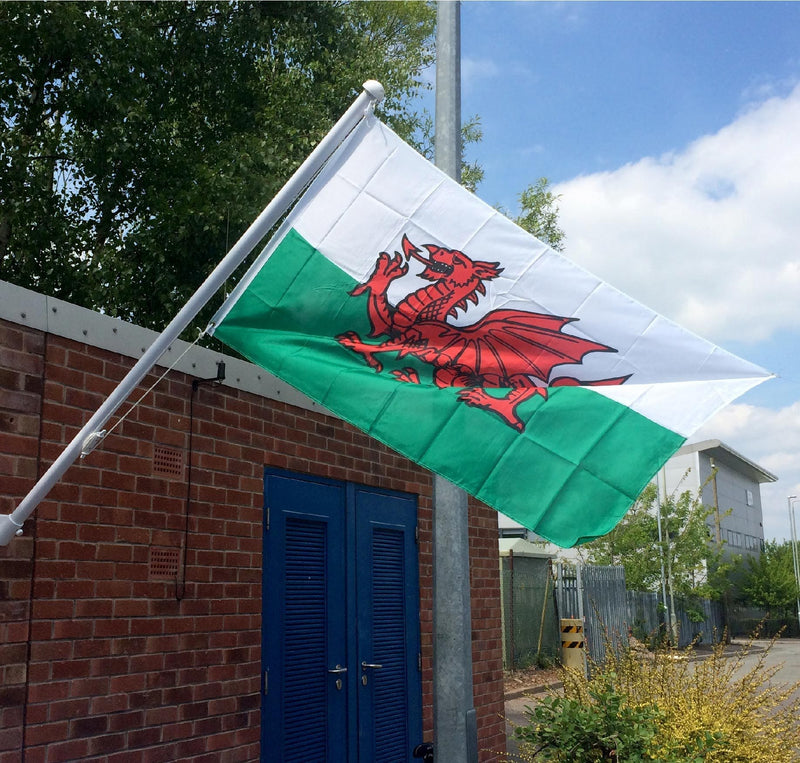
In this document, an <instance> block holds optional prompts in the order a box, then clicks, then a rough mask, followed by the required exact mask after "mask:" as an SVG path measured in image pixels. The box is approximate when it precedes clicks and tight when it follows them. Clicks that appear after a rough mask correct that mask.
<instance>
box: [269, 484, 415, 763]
mask: <svg viewBox="0 0 800 763" xmlns="http://www.w3.org/2000/svg"><path fill="white" fill-rule="evenodd" d="M264 485H265V489H264V496H265V510H264V517H265V522H264V573H263V575H264V577H263V591H264V601H263V625H262V634H263V636H262V669H263V684H262V695H263V696H262V710H261V759H262V761H275V762H276V763H278V762H280V763H284V761H286V762H289V761H298V763H300V762H301V763H313V762H314V761H342V762H343V763H344V762H347V763H350V762H358V763H362V762H363V763H390V762H391V761H410V760H411V759H412V757H411V751H412V749H413V747H414V746H415V745H416V744H418V743H419V742H420V741H422V699H421V680H420V666H419V659H420V658H419V655H420V643H419V577H418V564H417V544H416V524H417V505H416V499H415V498H414V497H413V496H411V495H408V494H404V493H396V492H387V491H382V490H377V489H374V488H368V487H364V486H360V485H356V484H353V483H345V482H338V481H333V480H325V479H321V478H315V477H309V476H305V475H300V474H296V473H292V472H286V471H278V470H270V469H268V470H266V472H265V479H264Z"/></svg>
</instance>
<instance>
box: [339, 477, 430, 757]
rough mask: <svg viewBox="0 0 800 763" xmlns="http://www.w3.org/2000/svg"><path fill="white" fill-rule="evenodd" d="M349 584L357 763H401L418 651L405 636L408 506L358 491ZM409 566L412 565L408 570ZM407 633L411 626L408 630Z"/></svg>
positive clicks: (413, 574) (401, 498) (411, 596)
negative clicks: (353, 599) (354, 631)
mask: <svg viewBox="0 0 800 763" xmlns="http://www.w3.org/2000/svg"><path fill="white" fill-rule="evenodd" d="M355 499H356V544H357V549H358V551H357V559H356V580H357V606H358V612H359V617H358V651H359V655H360V661H359V668H360V671H361V679H360V685H359V692H360V693H361V701H360V702H359V713H358V726H359V757H358V760H359V761H360V763H374V761H395V760H396V761H404V760H408V758H409V755H408V750H409V746H408V745H409V740H410V739H411V740H417V741H421V739H422V737H421V728H420V727H419V726H418V724H417V720H418V719H419V717H420V708H419V706H418V705H417V704H416V702H415V697H417V696H418V694H419V692H418V690H417V689H416V687H415V686H414V682H410V681H409V676H418V675H419V667H418V664H417V659H418V654H419V645H418V642H417V640H416V638H409V634H408V630H409V626H408V623H409V616H410V615H411V614H413V615H414V616H416V612H413V613H410V612H409V611H408V608H409V606H410V605H411V604H412V603H414V602H416V601H417V600H418V588H417V581H418V577H417V569H416V541H415V537H414V528H415V526H416V511H417V507H416V501H414V500H413V499H412V498H411V497H410V496H406V495H387V494H385V493H380V492H375V491H371V490H369V489H367V488H358V489H356V492H355ZM410 564H413V567H410V566H409V565H410ZM414 631H415V633H416V632H417V631H418V628H414Z"/></svg>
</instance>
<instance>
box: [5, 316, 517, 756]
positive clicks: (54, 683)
mask: <svg viewBox="0 0 800 763" xmlns="http://www.w3.org/2000/svg"><path fill="white" fill-rule="evenodd" d="M131 363H132V361H131V360H130V359H128V358H125V357H122V356H120V355H117V354H115V353H111V352H108V351H104V350H100V349H97V348H94V347H91V346H88V345H85V344H81V343H78V342H74V341H71V340H67V339H63V338H59V337H57V336H54V335H53V334H47V335H45V334H42V333H41V332H37V331H33V330H31V329H24V328H21V327H19V326H17V325H16V324H12V323H8V322H4V321H0V382H1V383H0V435H2V447H0V474H2V480H3V486H4V489H3V493H2V496H3V497H2V498H0V502H2V511H3V512H4V513H8V512H9V511H11V510H12V509H13V508H14V507H15V506H16V503H17V501H18V499H19V497H21V496H22V495H24V494H25V493H26V492H27V490H28V489H29V487H30V486H31V485H32V484H33V482H34V480H35V477H36V473H37V471H38V472H39V473H41V472H42V471H43V470H44V469H45V468H47V466H48V465H49V464H50V463H52V461H53V460H54V459H55V458H56V457H57V456H58V454H59V453H60V452H61V449H62V447H63V445H64V444H65V443H67V442H69V440H71V439H72V437H73V436H74V435H75V434H76V433H77V431H78V430H79V428H80V427H81V426H82V425H83V423H84V422H85V421H86V420H87V419H88V418H89V416H90V415H91V414H92V413H93V412H94V410H95V409H96V408H97V407H98V406H99V405H100V403H101V402H102V400H103V399H104V397H105V396H106V395H107V394H108V393H109V392H110V391H111V389H113V387H114V386H115V385H116V384H117V382H118V381H119V380H120V379H121V378H122V376H123V375H124V374H125V373H126V371H127V370H128V368H129V367H130V365H131ZM154 380H155V377H154V376H153V375H150V376H149V377H148V378H147V379H145V380H144V381H143V383H142V386H141V389H142V390H144V389H146V388H148V387H149V386H150V384H151V383H152V382H153V381H154ZM139 394H141V393H140V392H137V393H135V394H134V395H132V397H131V399H136V398H138V396H139ZM191 397H192V389H191V379H190V378H189V377H186V376H185V375H183V374H180V373H176V372H175V373H171V374H170V375H169V376H168V378H167V379H165V380H164V381H162V382H161V383H160V384H159V386H158V387H157V389H156V391H155V392H154V393H152V394H150V395H149V396H148V397H147V398H146V399H145V401H144V402H143V404H142V405H140V406H139V407H138V408H136V409H135V411H134V412H133V413H132V414H131V415H130V417H128V418H127V419H125V421H124V422H123V423H122V424H121V425H120V426H119V427H118V428H116V429H115V430H114V431H113V432H112V433H111V434H110V435H109V436H108V437H107V438H106V440H105V441H104V442H103V443H102V445H101V446H100V447H99V448H98V449H97V450H95V451H94V452H92V453H91V454H90V455H89V456H88V457H87V458H86V459H85V460H83V461H82V462H80V463H78V464H76V465H74V466H73V467H71V468H70V470H69V471H68V472H67V474H66V475H65V477H64V479H63V480H62V481H61V482H60V483H59V484H58V485H57V486H56V487H55V488H54V489H53V490H52V492H51V493H50V495H49V496H48V498H47V500H46V501H45V502H43V503H42V504H41V505H40V507H39V508H38V510H37V512H36V514H35V515H34V518H32V519H31V520H29V522H28V523H26V533H25V537H24V538H19V539H15V540H14V541H12V543H11V544H10V545H9V546H8V547H7V548H5V549H3V548H0V565H1V566H0V594H2V597H1V598H0V633H1V634H2V636H3V638H1V639H0V644H2V646H0V650H2V652H0V658H2V659H0V664H2V666H3V668H2V670H3V678H4V681H3V683H2V688H1V689H0V713H2V721H3V722H2V725H1V726H0V763H6V761H9V762H10V761H15V762H16V761H19V760H20V757H21V754H24V760H25V761H26V763H34V761H35V762H37V763H38V762H39V761H41V762H42V763H44V762H45V761H47V762H48V763H50V762H51V761H67V760H70V761H71V760H83V759H98V760H104V761H110V762H111V763H113V762H114V761H126V762H127V761H157V760H158V761H174V760H192V761H218V760H224V761H240V760H242V761H243V760H258V758H259V706H260V705H259V703H260V698H259V688H260V687H259V676H260V640H261V618H260V613H261V522H262V509H261V507H262V493H263V483H262V473H263V467H264V465H265V464H267V465H271V466H276V467H282V468H288V469H293V470H297V471H301V472H306V473H310V474H316V475H323V476H328V477H332V478H336V479H340V480H352V481H355V482H359V483H364V484H368V485H376V486H379V487H383V488H389V489H395V490H403V491H408V492H413V493H416V494H418V495H419V523H420V535H421V544H420V586H421V608H422V613H421V621H422V630H423V692H424V726H425V733H426V738H428V739H430V738H431V737H432V710H431V665H432V655H431V643H432V637H431V613H430V607H431V594H432V592H431V544H430V532H431V484H430V478H429V476H428V475H427V474H426V473H424V472H421V471H420V470H418V469H417V468H415V466H414V465H413V464H412V463H410V462H409V461H407V460H406V459H404V458H401V457H399V456H397V455H396V454H394V453H393V452H392V451H390V450H389V449H387V448H385V447H384V446H382V445H380V444H379V443H377V442H375V441H374V440H372V439H370V438H369V437H367V436H366V435H364V434H362V433H360V432H358V431H356V430H354V429H353V428H352V427H350V426H348V425H346V424H344V423H342V422H341V421H339V420H337V419H334V418H332V417H329V416H326V415H324V414H321V413H314V412H309V411H306V410H303V409H300V408H295V407H292V406H290V405H287V404H285V403H282V402H277V401H274V400H270V399H267V398H264V397H260V396H258V395H254V394H251V393H248V392H243V391H240V390H236V389H233V388H231V387H216V388H215V387H209V386H201V387H199V388H198V389H197V391H196V393H195V395H194V399H193V400H194V402H193V406H192V410H191V413H192V414H193V426H192V430H191V431H192V434H191V438H192V442H191V446H192V448H191V452H192V456H191V475H190V470H189V463H188V453H189V437H190V430H189V416H190V399H191ZM125 410H127V406H123V408H122V409H121V410H120V413H124V411H125ZM115 420H116V418H114V419H112V421H111V422H110V423H112V424H113V422H114V421H115ZM40 435H41V436H40ZM189 476H191V485H190V484H189ZM187 497H188V501H187ZM187 508H188V513H187ZM470 524H471V543H470V552H471V558H472V571H471V583H472V591H473V596H472V607H473V623H474V625H473V633H472V637H473V656H474V683H475V703H476V708H477V711H478V724H479V734H480V740H479V746H480V747H481V749H482V752H481V759H482V760H486V761H489V760H494V759H495V758H496V752H497V751H498V750H504V749H505V741H504V740H505V736H504V724H503V721H502V717H501V716H502V712H503V707H502V654H501V644H500V585H499V572H498V562H497V529H496V528H497V522H496V515H495V514H494V512H492V511H491V510H489V509H487V508H486V507H484V506H482V505H480V504H478V503H477V502H472V503H471V506H470ZM184 571H185V572H184Z"/></svg>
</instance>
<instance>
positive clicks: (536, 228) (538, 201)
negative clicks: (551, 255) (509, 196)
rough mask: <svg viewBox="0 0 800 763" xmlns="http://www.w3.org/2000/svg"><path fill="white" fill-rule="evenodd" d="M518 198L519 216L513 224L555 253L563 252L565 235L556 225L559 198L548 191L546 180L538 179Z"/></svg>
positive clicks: (548, 186)
mask: <svg viewBox="0 0 800 763" xmlns="http://www.w3.org/2000/svg"><path fill="white" fill-rule="evenodd" d="M518 198H519V206H520V214H519V215H517V217H516V218H514V222H515V223H516V224H517V225H519V226H520V228H523V229H524V230H526V231H528V233H531V234H533V235H534V236H536V238H538V239H539V240H540V241H544V242H545V243H546V244H549V245H550V246H551V247H552V248H553V249H555V250H556V251H557V252H562V251H564V239H565V234H564V231H563V230H561V228H560V227H559V225H558V198H559V197H558V196H557V195H556V194H554V193H553V192H552V191H551V190H550V183H549V181H548V180H547V178H545V177H542V178H539V179H538V180H537V181H536V182H535V183H534V184H533V185H529V186H528V187H527V188H526V189H525V190H524V191H522V193H520V194H519V197H518Z"/></svg>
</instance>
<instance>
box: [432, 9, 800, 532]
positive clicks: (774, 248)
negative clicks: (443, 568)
mask: <svg viewBox="0 0 800 763" xmlns="http://www.w3.org/2000/svg"><path fill="white" fill-rule="evenodd" d="M461 33H462V114H463V116H464V118H467V117H470V116H472V115H479V116H480V118H481V123H482V126H483V133H484V135H483V140H482V141H481V143H480V144H478V145H474V146H471V147H469V148H468V151H467V158H469V159H477V160H478V161H479V163H480V164H481V165H482V166H483V168H484V170H485V173H486V177H485V180H484V182H483V183H482V185H481V186H480V187H479V188H478V195H479V196H481V197H482V198H483V199H484V200H485V201H487V202H489V203H490V204H494V205H502V206H503V207H505V208H506V209H509V210H511V211H515V210H516V197H517V195H518V194H519V192H520V191H522V190H523V189H524V188H525V187H526V186H528V185H529V184H532V183H534V182H535V181H536V180H537V179H538V178H539V177H542V176H544V177H547V178H548V179H549V180H550V182H551V184H552V185H553V188H554V190H555V191H556V192H557V193H559V194H560V195H561V199H560V202H559V209H560V220H561V226H562V227H563V228H564V230H565V232H566V234H567V239H566V250H565V255H566V256H568V257H570V258H572V259H574V260H575V261H576V262H578V263H579V264H581V265H582V266H584V267H586V268H587V269H589V270H590V271H592V272H594V273H596V274H597V275H599V276H601V277H603V278H604V279H605V280H607V281H609V282H610V283H612V284H613V285H614V286H617V287H618V288H620V289H622V290H623V291H625V292H627V293H628V294H631V295H632V296H634V297H635V298H636V299H638V300H639V301H641V302H643V303H645V304H647V305H648V306H650V307H652V308H654V309H656V310H658V311H659V312H661V313H663V314H664V315H666V316H667V317H669V318H672V319H673V320H676V321H677V322H679V323H681V324H682V325H684V326H686V327H687V328H690V329H691V330H693V331H695V332H696V333H698V334H700V335H701V336H704V337H706V338H708V339H710V340H712V341H714V342H716V343H717V344H719V345H721V346H723V347H725V348H726V349H728V350H731V351H733V352H735V353H737V354H739V355H741V356H743V357H745V358H747V359H748V360H751V361H754V362H756V363H759V364H761V365H763V366H764V367H765V368H767V369H769V370H770V371H772V372H774V373H776V374H778V378H777V379H775V380H772V381H769V382H766V383H765V384H762V385H761V386H760V387H758V388H757V389H756V390H754V391H752V392H750V393H748V394H747V395H745V396H744V397H742V398H741V399H740V400H739V401H738V402H737V403H736V404H734V405H732V406H729V407H728V408H727V409H726V410H725V411H723V412H722V413H720V414H718V415H717V416H716V417H715V418H714V419H713V420H712V421H711V422H709V424H708V425H706V426H705V427H704V428H703V429H702V430H701V431H700V432H699V433H698V435H697V436H695V437H693V438H692V439H693V440H697V439H704V438H719V439H721V440H723V441H724V442H726V443H728V444H729V445H730V446H732V447H733V448H734V449H736V450H737V451H739V452H740V453H742V454H743V455H744V456H746V457H747V458H750V459H751V460H753V461H755V462H757V463H758V464H760V465H761V466H763V467H765V468H766V469H768V470H769V471H771V472H773V473H774V474H775V475H777V476H778V477H779V481H778V482H777V483H775V484H773V485H763V486H762V499H763V503H764V531H765V536H766V537H767V538H784V537H788V534H789V530H788V515H787V496H788V495H798V496H800V352H798V350H800V3H795V2H589V3H582V2H567V3H561V2H544V3H540V2H524V1H519V2H502V1H497V2H484V1H481V0H475V1H474V2H464V3H462V7H461ZM430 103H431V104H432V100H431V101H430ZM431 110H432V107H431ZM798 509H800V506H798Z"/></svg>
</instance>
